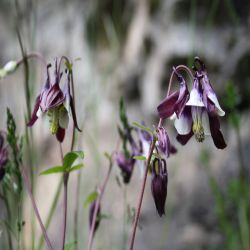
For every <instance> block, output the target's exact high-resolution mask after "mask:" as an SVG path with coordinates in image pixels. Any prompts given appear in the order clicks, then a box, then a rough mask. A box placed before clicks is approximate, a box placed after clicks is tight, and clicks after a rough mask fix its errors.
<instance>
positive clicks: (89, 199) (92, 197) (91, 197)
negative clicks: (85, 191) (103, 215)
mask: <svg viewBox="0 0 250 250" xmlns="http://www.w3.org/2000/svg"><path fill="white" fill-rule="evenodd" d="M97 197H98V193H97V192H96V191H94V192H92V193H90V194H89V195H88V196H87V198H86V200H85V202H84V207H86V206H87V205H88V204H91V203H92V202H94V201H95V200H96V198H97Z"/></svg>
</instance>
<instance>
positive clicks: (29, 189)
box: [22, 168, 53, 250]
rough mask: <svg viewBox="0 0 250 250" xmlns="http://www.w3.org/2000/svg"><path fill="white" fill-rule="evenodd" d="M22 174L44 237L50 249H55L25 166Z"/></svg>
mask: <svg viewBox="0 0 250 250" xmlns="http://www.w3.org/2000/svg"><path fill="white" fill-rule="evenodd" d="M22 175H23V179H24V183H25V185H26V188H27V190H28V194H29V196H30V199H31V203H32V206H33V209H34V212H35V215H36V217H37V220H38V222H39V225H40V227H41V230H42V232H43V236H44V239H45V241H46V243H47V246H48V249H50V250H53V247H52V245H51V242H50V240H49V237H48V235H47V232H46V229H45V227H44V225H43V222H42V219H41V216H40V213H39V210H38V208H37V205H36V201H35V199H34V196H33V193H32V188H31V185H30V183H29V180H28V176H27V175H26V172H25V170H24V168H22Z"/></svg>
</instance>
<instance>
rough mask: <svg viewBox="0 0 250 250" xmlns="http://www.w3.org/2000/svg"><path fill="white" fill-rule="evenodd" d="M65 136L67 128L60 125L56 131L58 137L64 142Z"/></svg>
mask: <svg viewBox="0 0 250 250" xmlns="http://www.w3.org/2000/svg"><path fill="white" fill-rule="evenodd" d="M64 137H65V129H64V128H61V127H60V126H59V127H58V130H57V133H56V138H57V140H58V141H59V142H63V140H64Z"/></svg>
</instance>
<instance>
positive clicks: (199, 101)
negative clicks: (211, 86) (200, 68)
mask: <svg viewBox="0 0 250 250" xmlns="http://www.w3.org/2000/svg"><path fill="white" fill-rule="evenodd" d="M186 105H187V106H197V107H204V106H205V105H204V103H203V98H202V90H201V88H200V83H199V79H198V78H197V77H195V79H194V83H193V88H192V90H191V92H190V98H189V100H188V102H187V103H186Z"/></svg>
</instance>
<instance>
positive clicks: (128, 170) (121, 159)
mask: <svg viewBox="0 0 250 250" xmlns="http://www.w3.org/2000/svg"><path fill="white" fill-rule="evenodd" d="M115 160H116V163H117V165H118V167H119V168H120V169H121V174H122V177H123V182H124V183H125V184H128V183H129V181H130V178H131V176H132V173H133V170H134V165H135V159H134V158H133V156H129V157H126V155H125V154H124V153H123V152H122V151H120V152H116V153H115Z"/></svg>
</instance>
